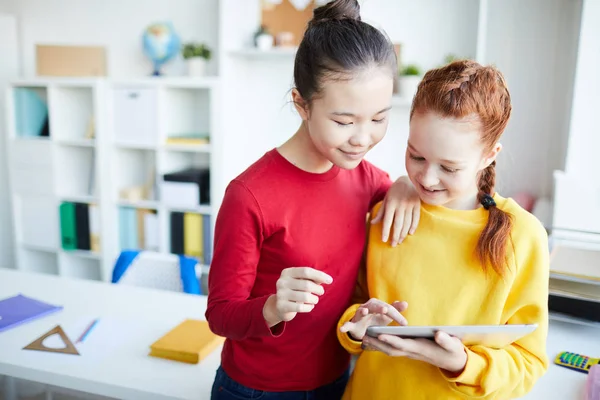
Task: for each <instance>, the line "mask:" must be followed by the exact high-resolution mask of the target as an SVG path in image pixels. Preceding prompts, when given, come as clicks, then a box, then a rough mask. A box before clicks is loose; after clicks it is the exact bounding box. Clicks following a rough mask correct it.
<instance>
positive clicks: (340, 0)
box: [309, 0, 360, 26]
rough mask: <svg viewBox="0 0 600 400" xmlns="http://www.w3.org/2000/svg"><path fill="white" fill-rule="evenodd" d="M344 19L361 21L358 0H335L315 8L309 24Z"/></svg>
mask: <svg viewBox="0 0 600 400" xmlns="http://www.w3.org/2000/svg"><path fill="white" fill-rule="evenodd" d="M344 19H351V20H355V21H360V5H359V4H358V1H357V0H335V1H332V2H329V3H327V4H325V5H323V6H321V7H317V8H315V10H314V11H313V18H312V20H311V21H310V22H309V26H313V25H315V24H320V23H324V22H327V21H341V20H344Z"/></svg>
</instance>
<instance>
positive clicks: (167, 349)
mask: <svg viewBox="0 0 600 400" xmlns="http://www.w3.org/2000/svg"><path fill="white" fill-rule="evenodd" d="M224 341H225V339H224V338H222V337H220V336H217V335H215V334H214V333H212V332H211V331H210V329H209V328H208V322H206V321H200V320H195V319H186V320H185V321H183V322H182V323H180V324H179V325H177V326H176V327H175V328H173V329H172V330H170V331H169V332H168V333H167V334H166V335H164V336H163V337H161V338H160V339H158V340H157V341H156V342H154V343H153V344H152V345H151V346H150V356H152V357H160V358H166V359H169V360H174V361H181V362H185V363H189V364H198V363H199V362H200V361H202V360H203V359H204V358H205V357H206V356H208V355H209V354H210V353H212V351H213V350H214V349H215V348H217V347H218V346H220V345H221V344H223V342H224Z"/></svg>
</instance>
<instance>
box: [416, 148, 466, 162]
mask: <svg viewBox="0 0 600 400" xmlns="http://www.w3.org/2000/svg"><path fill="white" fill-rule="evenodd" d="M408 148H409V149H411V150H412V151H414V152H417V153H418V152H419V151H418V150H417V149H415V146H413V145H412V144H410V142H408ZM440 161H441V162H442V163H443V164H451V165H461V164H464V163H463V162H462V161H452V160H440Z"/></svg>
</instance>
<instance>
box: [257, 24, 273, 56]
mask: <svg viewBox="0 0 600 400" xmlns="http://www.w3.org/2000/svg"><path fill="white" fill-rule="evenodd" d="M273 40H274V38H273V35H271V34H270V33H269V31H268V30H267V27H266V26H264V25H261V26H260V28H258V30H257V31H256V32H255V33H254V46H255V47H256V48H257V49H259V50H262V51H267V50H271V48H272V47H273V44H274V43H273Z"/></svg>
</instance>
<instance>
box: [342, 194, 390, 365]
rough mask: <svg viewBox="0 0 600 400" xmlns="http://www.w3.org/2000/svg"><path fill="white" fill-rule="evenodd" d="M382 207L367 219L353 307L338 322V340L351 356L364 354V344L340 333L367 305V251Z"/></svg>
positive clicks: (378, 205)
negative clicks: (365, 304) (375, 220)
mask: <svg viewBox="0 0 600 400" xmlns="http://www.w3.org/2000/svg"><path fill="white" fill-rule="evenodd" d="M379 207H381V204H377V205H376V206H375V208H374V209H373V211H372V212H371V213H370V214H369V218H367V229H366V232H367V235H366V238H365V247H364V251H363V257H362V260H361V263H360V268H359V269H358V277H357V279H356V286H355V288H354V293H353V295H352V305H351V306H350V307H348V309H347V310H346V311H345V312H344V314H343V315H342V317H341V318H340V320H339V321H338V326H337V335H338V340H339V341H340V344H341V345H342V347H344V348H345V349H346V351H347V352H348V353H350V354H359V353H361V352H362V347H361V345H362V342H360V341H357V340H353V339H352V338H351V337H350V335H348V334H347V333H343V332H341V331H340V328H341V327H342V325H344V324H345V323H346V322H348V321H350V320H351V319H352V318H353V317H354V314H356V310H357V309H358V307H360V305H361V304H363V303H366V302H367V301H368V300H369V298H370V296H369V286H368V285H367V249H368V247H369V246H368V244H369V236H370V234H371V219H372V217H373V215H375V214H376V213H377V210H378V209H379Z"/></svg>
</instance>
